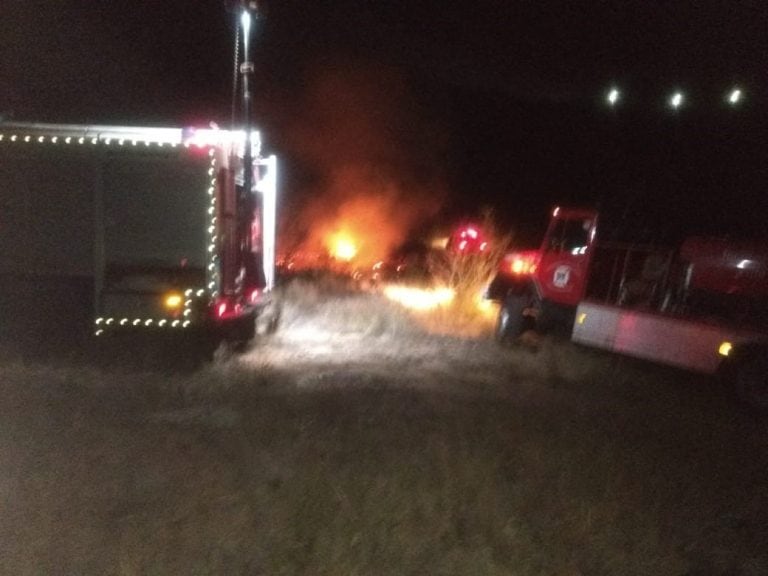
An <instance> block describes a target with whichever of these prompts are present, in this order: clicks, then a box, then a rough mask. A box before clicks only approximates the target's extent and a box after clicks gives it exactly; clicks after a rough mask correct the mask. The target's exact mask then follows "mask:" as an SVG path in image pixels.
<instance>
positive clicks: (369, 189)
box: [281, 62, 445, 265]
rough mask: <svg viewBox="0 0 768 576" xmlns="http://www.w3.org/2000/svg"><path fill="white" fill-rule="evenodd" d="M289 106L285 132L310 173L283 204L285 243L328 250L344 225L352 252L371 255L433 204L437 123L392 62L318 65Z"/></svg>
mask: <svg viewBox="0 0 768 576" xmlns="http://www.w3.org/2000/svg"><path fill="white" fill-rule="evenodd" d="M296 109H298V110H299V114H298V115H297V116H296V117H295V118H293V119H292V120H291V122H290V123H289V129H288V138H287V142H288V147H289V148H290V154H291V156H292V157H294V158H296V159H298V161H299V162H301V163H302V164H303V166H304V171H305V172H306V173H307V174H309V177H307V178H305V181H304V184H303V186H302V190H299V191H293V192H295V193H296V196H295V198H297V199H298V201H295V202H293V203H292V204H293V205H292V206H291V207H290V209H289V213H288V214H285V216H286V218H285V219H284V224H285V225H284V226H283V228H282V229H283V232H282V234H281V246H282V250H283V251H284V252H285V251H288V252H290V251H302V252H304V253H314V254H328V253H329V252H331V251H332V247H331V246H330V245H329V243H330V241H331V239H332V238H333V237H335V236H338V235H339V234H343V235H345V236H347V237H351V238H352V239H353V240H354V242H355V244H356V250H357V252H356V255H355V257H354V262H355V263H357V264H360V265H367V264H371V263H373V262H376V261H377V260H381V259H384V258H386V256H387V255H388V253H389V252H390V251H391V250H392V249H393V248H395V247H396V246H398V245H399V244H401V243H402V242H404V241H405V240H406V239H407V238H408V235H409V233H410V232H411V231H412V230H413V229H414V227H417V226H419V225H420V224H421V223H423V222H425V221H426V220H427V219H428V218H430V217H431V216H433V215H434V214H435V213H436V212H437V211H438V210H439V209H440V207H441V203H442V200H443V198H444V196H445V194H444V185H443V179H442V174H441V171H440V162H439V156H440V151H441V145H440V132H439V130H436V129H435V127H434V126H431V125H430V124H429V122H427V121H425V120H424V119H423V113H422V112H421V111H420V110H419V109H418V106H417V104H416V101H415V99H414V98H413V97H412V95H411V92H410V90H409V87H408V85H407V84H406V82H405V81H404V79H403V77H402V76H401V75H400V74H399V73H398V72H397V71H396V70H393V69H390V68H385V67H380V66H377V67H372V66H370V65H369V66H367V67H363V66H361V65H360V64H356V63H350V62H347V63H344V64H342V65H340V66H339V65H336V66H334V67H333V68H322V69H318V70H317V71H316V72H314V73H313V74H311V75H310V80H309V82H307V88H306V91H305V92H304V94H303V96H302V98H301V104H300V105H299V106H297V107H296Z"/></svg>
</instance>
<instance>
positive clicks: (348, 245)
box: [326, 230, 358, 262]
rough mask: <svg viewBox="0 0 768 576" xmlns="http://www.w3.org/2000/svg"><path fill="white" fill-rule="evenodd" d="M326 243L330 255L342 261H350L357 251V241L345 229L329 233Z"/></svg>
mask: <svg viewBox="0 0 768 576" xmlns="http://www.w3.org/2000/svg"><path fill="white" fill-rule="evenodd" d="M326 245H327V247H328V252H329V253H330V254H331V256H333V257H334V258H335V259H336V260H341V261H343V262H350V261H351V260H352V259H353V258H354V257H355V256H357V253H358V247H357V246H358V244H357V242H355V240H354V238H353V237H352V235H351V234H350V233H349V232H347V231H345V230H341V231H338V232H335V233H333V234H331V235H330V236H329V237H328V240H327V241H326Z"/></svg>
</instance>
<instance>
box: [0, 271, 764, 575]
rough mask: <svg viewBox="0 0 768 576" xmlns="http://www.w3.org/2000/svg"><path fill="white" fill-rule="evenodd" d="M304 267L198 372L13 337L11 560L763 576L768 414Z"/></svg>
mask: <svg viewBox="0 0 768 576" xmlns="http://www.w3.org/2000/svg"><path fill="white" fill-rule="evenodd" d="M423 326H424V325H423V324H421V323H419V322H416V321H414V320H413V318H412V317H410V316H408V315H407V314H406V313H405V312H404V311H402V310H401V309H399V308H396V307H394V305H393V304H391V303H389V302H386V301H384V300H382V299H381V298H380V297H379V296H376V295H370V294H361V293H356V292H353V291H343V290H332V289H328V288H324V287H323V286H319V285H314V284H308V283H303V284H301V283H298V284H294V285H292V286H289V287H288V289H287V290H286V293H285V300H284V313H283V317H282V323H281V327H280V329H279V330H278V332H277V334H275V335H273V336H271V337H268V338H266V337H265V338H262V339H260V340H259V341H258V342H256V343H255V345H254V346H253V348H252V349H250V350H248V351H246V352H245V353H244V354H241V355H228V354H219V355H218V358H217V360H216V361H215V362H213V363H211V364H208V365H205V366H202V367H198V368H196V369H194V370H190V369H185V370H169V369H159V368H157V367H152V368H151V369H150V368H148V367H146V366H144V365H143V364H142V362H141V361H136V362H134V363H133V364H130V363H125V362H115V365H114V366H111V365H110V363H109V362H106V363H105V362H103V361H102V362H99V363H84V362H82V361H78V362H75V361H72V360H70V361H66V360H57V361H46V360H39V359H38V360H34V361H31V360H28V359H26V360H25V359H24V358H22V357H20V356H18V355H15V354H13V353H11V352H6V353H5V354H4V355H3V356H2V359H1V361H0V574H8V575H26V574H29V575H33V574H34V575H37V574H56V575H58V574H61V575H70V574H114V575H120V576H128V575H139V574H142V575H144V574H150V575H154V574H157V575H167V574H184V575H192V574H200V575H203V574H248V575H281V574H284V575H293V574H304V575H323V574H327V575H334V576H336V575H389V574H392V575H406V574H413V575H417V574H418V575H424V574H435V575H469V574H488V575H494V574H499V575H500V574H505V575H507V574H510V575H520V576H533V575H563V576H576V575H582V576H592V575H602V574H605V575H634V574H636V575H659V576H664V575H670V576H684V575H687V576H699V575H701V576H704V575H744V576H747V575H749V576H753V575H755V576H756V575H760V574H768V522H767V521H766V518H768V422H766V421H765V420H761V419H759V418H757V417H755V416H753V415H751V414H749V413H746V412H744V411H742V410H741V409H740V408H739V407H738V405H736V403H735V402H733V401H732V400H731V399H730V396H729V395H728V394H727V392H726V391H723V390H721V389H719V388H718V387H717V386H716V385H715V384H713V383H711V382H708V381H706V380H704V379H701V378H698V377H695V376H691V375H688V374H683V373H679V372H674V371H670V370H663V369H657V368H652V367H650V366H647V365H644V364H639V363H636V362H632V361H629V360H625V359H620V358H616V357H610V356H606V355H600V354H595V353H592V352H590V351H587V350H583V349H578V348H575V347H573V346H571V345H568V344H567V343H562V342H551V341H544V342H542V343H540V346H539V347H538V348H537V350H535V351H533V350H531V349H527V348H519V347H509V348H499V347H497V345H496V344H495V343H494V342H493V341H492V340H491V339H490V338H488V337H483V336H474V337H471V338H470V337H449V336H445V335H435V334H433V333H430V332H429V331H427V330H425V329H424V328H423Z"/></svg>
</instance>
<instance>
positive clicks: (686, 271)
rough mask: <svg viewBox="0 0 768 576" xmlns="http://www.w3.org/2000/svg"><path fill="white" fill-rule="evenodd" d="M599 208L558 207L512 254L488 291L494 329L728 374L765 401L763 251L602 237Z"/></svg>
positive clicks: (767, 329) (710, 242) (713, 242)
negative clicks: (528, 244) (533, 243)
mask: <svg viewBox="0 0 768 576" xmlns="http://www.w3.org/2000/svg"><path fill="white" fill-rule="evenodd" d="M597 223H598V214H597V212H596V211H591V210H567V209H559V208H557V209H555V210H554V212H553V214H552V219H551V221H550V223H549V226H548V228H547V232H546V234H545V237H544V241H543V243H542V245H541V247H540V249H539V250H537V251H529V252H518V253H510V254H508V255H506V256H505V258H504V259H503V261H502V263H501V267H500V271H499V273H498V274H497V276H496V278H495V279H494V280H493V282H492V283H491V285H490V286H489V289H488V294H487V296H488V297H489V298H491V299H494V300H497V301H498V302H499V303H500V310H499V318H498V322H497V330H496V333H497V337H498V338H499V339H500V340H509V339H514V338H515V337H516V336H518V335H519V334H521V333H522V332H524V331H526V330H529V329H536V330H541V331H548V330H554V331H557V330H560V331H561V332H563V333H564V334H568V335H569V337H570V338H571V339H572V340H573V341H574V342H576V343H579V344H583V345H587V346H591V347H596V348H601V349H604V350H609V351H612V352H617V353H621V354H626V355H629V356H634V357H638V358H642V359H645V360H651V361H655V362H659V363H664V364H669V365H673V366H677V367H680V368H685V369H689V370H692V371H697V372H702V373H708V374H714V373H725V374H728V375H729V376H730V377H731V379H732V380H733V382H734V384H735V385H736V386H737V388H738V390H739V392H740V393H741V394H742V395H743V396H744V397H745V399H747V400H749V401H750V402H751V403H752V404H754V405H757V406H759V407H761V408H768V344H767V343H768V338H767V335H768V303H767V299H766V296H767V295H768V249H766V247H765V246H763V245H762V244H759V243H743V242H741V243H737V242H731V241H727V240H722V239H704V238H689V239H688V240H686V241H685V242H684V243H683V244H682V245H681V246H680V248H678V249H677V250H669V249H664V248H660V247H657V246H647V245H646V246H639V245H631V244H616V243H614V244H611V243H603V244H601V243H599V242H598V238H597V230H598V228H597Z"/></svg>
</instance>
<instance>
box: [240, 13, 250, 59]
mask: <svg viewBox="0 0 768 576" xmlns="http://www.w3.org/2000/svg"><path fill="white" fill-rule="evenodd" d="M240 24H241V25H242V27H243V43H244V44H245V46H244V47H245V50H246V51H247V50H248V40H249V39H250V37H251V13H250V11H248V10H247V9H246V10H243V13H242V14H241V15H240Z"/></svg>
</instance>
